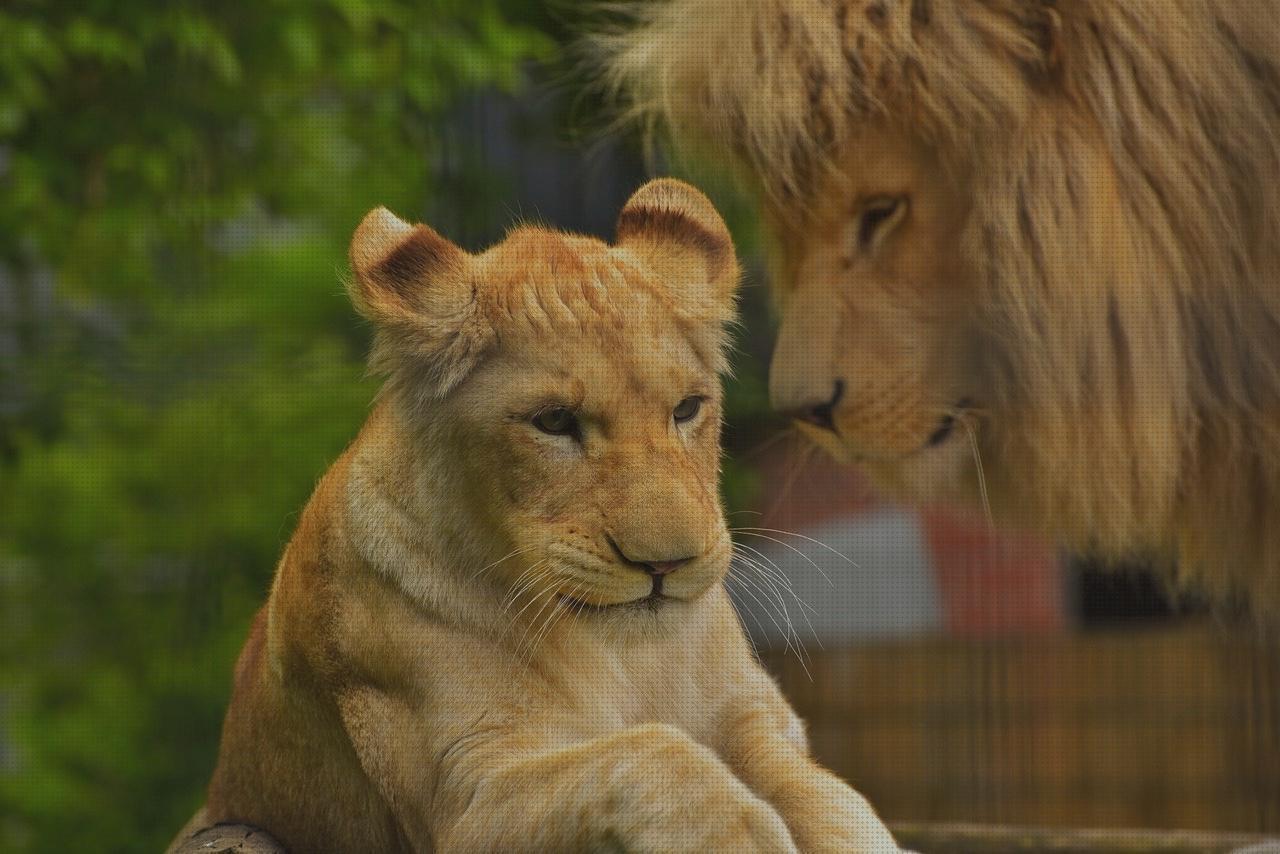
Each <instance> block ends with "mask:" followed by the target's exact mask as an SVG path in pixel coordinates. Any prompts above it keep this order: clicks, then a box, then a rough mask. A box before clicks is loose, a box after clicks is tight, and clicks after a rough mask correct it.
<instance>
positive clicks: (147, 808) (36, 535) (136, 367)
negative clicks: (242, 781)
mask: <svg viewBox="0 0 1280 854" xmlns="http://www.w3.org/2000/svg"><path fill="white" fill-rule="evenodd" d="M510 5H512V4H510V3H506V2H503V0H472V2H468V3H462V2H460V0H426V2H421V1H420V0H419V1H418V2H415V0H317V2H301V0H263V2H258V3H214V2H196V0H191V1H190V2H171V3H162V4H155V3H147V2H137V0H123V2H122V0H80V2H77V3H57V2H39V0H16V2H13V3H8V4H4V5H3V7H2V8H0V345H3V347H4V348H7V349H0V625H3V628H0V642H2V644H3V646H0V850H4V851H56V852H63V851H111V850H122V851H123V850H138V851H156V850H162V849H163V847H164V845H165V844H166V843H167V841H168V839H169V838H170V837H171V836H172V835H173V834H174V833H175V832H176V831H177V829H178V828H179V827H180V826H181V825H182V824H183V823H184V822H185V821H186V819H187V818H188V817H189V816H190V814H191V812H192V811H194V809H195V808H196V807H197V806H198V805H199V803H200V802H201V800H202V799H203V791H202V789H203V785H204V783H205V782H206V781H207V779H208V775H209V772H210V770H211V769H212V765H213V762H214V759H215V756H216V749H217V739H218V734H219V729H220V725H221V717H222V713H223V710H224V709H225V705H226V699H227V694H228V691H229V687H230V673H231V666H232V663H233V661H234V659H235V655H236V653H237V651H238V648H239V646H240V643H241V642H242V640H243V638H244V633H245V630H246V627H247V624H248V620H249V618H250V617H251V615H252V613H253V611H254V609H255V608H256V607H257V604H258V603H260V602H261V600H262V598H263V596H264V594H265V592H266V589H267V585H268V583H269V580H270V576H271V572H272V569H273V566H274V562H275V560H276V559H277V557H278V554H279V551H280V548H281V546H282V545H283V543H284V542H285V541H286V540H287V538H288V536H289V533H290V531H291V528H292V525H293V522H294V520H295V519H296V512H297V510H299V509H300V508H301V507H302V505H303V503H304V502H305V500H306V498H307V495H308V493H309V492H310V490H311V488H312V486H313V485H314V483H315V480H316V478H317V477H319V475H320V474H321V473H323V471H324V470H325V468H326V466H327V465H328V464H329V463H330V462H331V461H332V460H333V459H334V458H335V457H336V455H337V454H338V453H340V451H341V449H342V448H343V446H344V445H345V444H346V443H347V442H348V441H350V439H351V437H352V436H353V435H354V434H355V431H356V429H357V427H358V426H359V424H360V422H361V421H362V420H363V417H364V415H365V413H366V411H367V408H368V405H369V402H370V400H371V398H372V396H373V393H374V391H375V385H374V384H373V383H371V382H370V381H369V380H367V379H366V378H365V377H364V367H363V356H364V351H365V348H366V345H367V340H366V339H367V334H366V330H365V329H364V328H363V327H362V326H361V325H360V324H359V323H358V322H357V321H356V320H355V318H354V317H353V315H352V312H351V310H350V308H349V306H348V304H347V301H346V298H345V296H344V295H343V293H342V288H341V284H340V280H339V276H340V273H341V271H342V270H343V269H344V268H345V257H344V256H345V248H346V245H347V242H348V240H349V237H350V233H351V229H352V227H353V225H354V223H355V222H357V221H358V218H359V215H360V214H362V213H363V212H364V211H366V210H367V209H369V208H370V207H372V206H373V205H375V204H387V205H390V206H392V207H394V208H396V209H398V210H400V211H402V212H404V213H406V214H412V213H414V212H415V211H418V210H421V209H422V207H423V205H424V200H425V199H426V198H427V197H428V196H429V194H430V193H431V191H432V175H431V174H430V170H429V168H428V165H429V164H430V163H431V162H432V146H433V145H434V137H433V134H432V129H433V126H434V124H433V123H435V122H438V121H440V120H441V116H442V113H443V111H445V110H446V109H447V108H448V107H449V106H450V104H451V103H452V102H453V101H454V100H455V99H456V98H457V97H458V96H459V95H461V94H463V93H466V92H468V91H471V90H474V89H477V88H480V87H499V88H505V89H516V88H518V87H520V86H521V85H522V80H523V77H522V71H521V69H522V67H523V66H524V63H525V62H526V61H527V60H536V59H538V58H543V57H547V56H549V55H550V54H551V52H552V50H553V48H554V44H553V42H552V41H551V40H550V39H549V38H548V37H547V36H545V35H544V34H542V33H541V32H540V31H538V30H536V29H534V28H531V27H529V26H527V25H524V24H517V23H514V21H515V20H516V17H515V14H514V13H519V14H526V12H525V11H524V10H521V9H515V10H514V13H513V10H512V9H509V8H507V7H508V6H510Z"/></svg>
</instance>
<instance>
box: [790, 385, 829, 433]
mask: <svg viewBox="0 0 1280 854" xmlns="http://www.w3.org/2000/svg"><path fill="white" fill-rule="evenodd" d="M842 397H844V380H836V381H835V387H834V388H833V389H832V392H831V397H830V398H829V399H827V400H824V401H822V402H820V403H810V404H807V405H805V406H799V407H796V408H794V409H788V410H787V411H786V412H784V413H782V414H783V415H786V416H787V417H788V418H794V419H796V420H797V421H807V422H808V423H810V424H814V425H816V426H818V427H821V428H822V429H824V430H830V431H831V432H832V433H834V432H836V420H835V412H836V406H837V405H839V403H840V398H842Z"/></svg>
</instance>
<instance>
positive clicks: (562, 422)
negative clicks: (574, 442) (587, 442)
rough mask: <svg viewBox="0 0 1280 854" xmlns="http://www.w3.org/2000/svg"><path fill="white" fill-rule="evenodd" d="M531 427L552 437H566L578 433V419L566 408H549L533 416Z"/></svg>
mask: <svg viewBox="0 0 1280 854" xmlns="http://www.w3.org/2000/svg"><path fill="white" fill-rule="evenodd" d="M533 426H534V427H537V428H538V429H539V430H541V431H542V432H543V433H549V434H550V435H552V436H568V435H572V434H576V433H577V432H578V417H577V416H576V415H574V414H573V410H572V409H570V408H569V407H567V406H551V407H548V408H546V409H543V410H542V411H540V412H539V413H538V414H537V415H535V416H533Z"/></svg>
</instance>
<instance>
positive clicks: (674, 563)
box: [640, 557, 693, 576]
mask: <svg viewBox="0 0 1280 854" xmlns="http://www.w3.org/2000/svg"><path fill="white" fill-rule="evenodd" d="M691 560H693V558H691V557H682V558H680V559H679V560H662V561H652V562H650V563H642V564H640V568H641V569H643V570H644V571H645V572H647V573H649V574H650V575H657V576H663V575H670V574H671V573H673V572H675V571H676V570H677V569H679V568H680V567H682V566H684V565H685V564H686V563H688V562H689V561H691Z"/></svg>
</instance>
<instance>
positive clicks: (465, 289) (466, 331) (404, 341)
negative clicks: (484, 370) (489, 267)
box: [347, 208, 493, 396]
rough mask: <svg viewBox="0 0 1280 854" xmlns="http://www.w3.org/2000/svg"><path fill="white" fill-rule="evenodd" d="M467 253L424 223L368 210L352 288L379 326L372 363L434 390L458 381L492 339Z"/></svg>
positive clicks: (355, 252)
mask: <svg viewBox="0 0 1280 854" xmlns="http://www.w3.org/2000/svg"><path fill="white" fill-rule="evenodd" d="M470 260H471V256H469V255H468V254H467V253H466V252H464V251H463V250H462V249H460V248H458V247H457V246H455V245H454V244H452V243H450V242H449V241H448V240H446V239H445V238H443V237H441V236H440V235H439V234H437V233H436V232H435V231H433V230H432V229H431V228H430V227H428V226H425V225H409V224H408V223H407V222H404V221H403V220H401V219H400V218H398V217H397V216H396V215H395V214H393V213H391V211H389V210H387V209H386V208H375V209H374V210H372V211H370V212H369V213H368V214H367V215H366V216H365V218H364V220H363V221H362V222H361V223H360V225H359V226H358V227H357V228H356V232H355V235H354V236H353V237H352V239H351V268H352V270H353V272H354V273H355V277H354V279H353V280H352V281H349V282H348V286H347V291H348V292H349V293H350V295H351V301H352V302H353V303H354V304H355V306H356V309H357V310H358V311H359V312H360V313H361V314H362V315H364V316H365V317H366V318H368V319H369V320H371V321H373V323H374V325H375V327H376V328H377V334H376V337H375V339H374V348H373V353H372V355H371V356H370V357H369V362H370V366H371V367H372V368H373V369H374V370H377V371H380V372H384V373H389V374H395V375H399V374H401V373H403V372H404V370H405V369H408V370H409V371H410V372H412V373H413V374H416V375H418V379H419V380H420V381H422V382H425V383H426V385H427V386H428V388H427V389H423V390H425V391H428V392H429V393H431V394H432V395H433V396H441V395H444V394H446V393H448V392H449V390H450V389H452V388H453V387H454V386H456V385H457V384H458V383H459V382H460V381H461V380H462V378H463V377H465V376H466V375H467V373H468V372H469V371H470V370H471V369H472V368H473V367H474V366H475V364H476V362H477V361H478V360H479V359H480V357H481V356H482V355H483V354H484V352H485V350H486V349H487V348H488V347H489V345H490V343H491V342H492V340H493V331H492V329H491V328H490V327H489V325H488V324H487V323H486V321H485V318H484V317H483V316H482V313H481V311H480V307H479V303H478V301H477V285H476V282H475V279H474V277H473V276H472V275H471V271H470Z"/></svg>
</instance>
